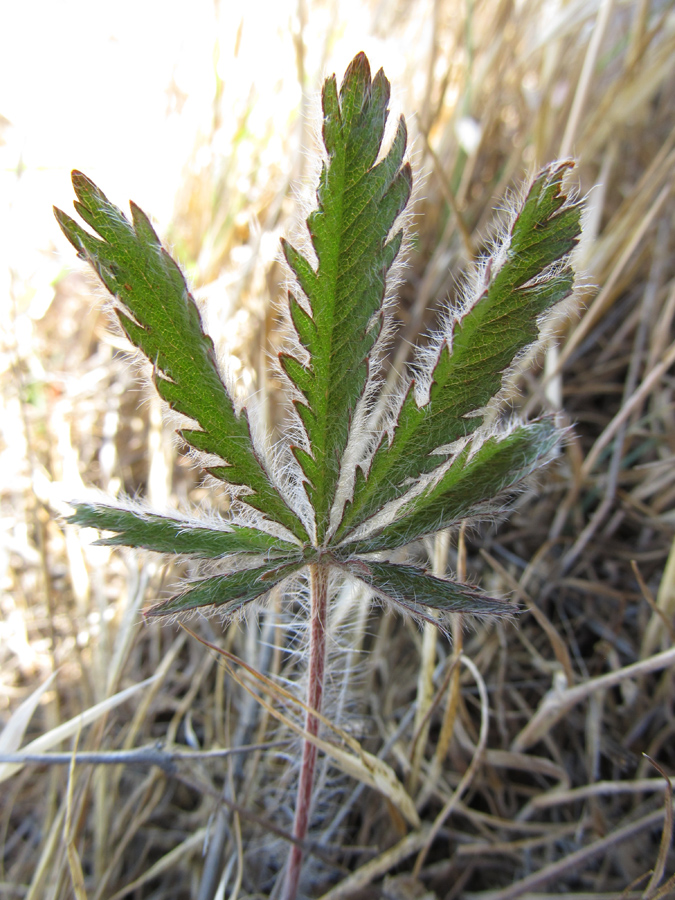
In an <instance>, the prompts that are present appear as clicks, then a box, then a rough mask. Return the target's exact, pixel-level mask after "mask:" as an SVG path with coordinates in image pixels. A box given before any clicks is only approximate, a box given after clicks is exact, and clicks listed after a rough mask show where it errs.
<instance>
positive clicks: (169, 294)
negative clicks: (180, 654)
mask: <svg viewBox="0 0 675 900" xmlns="http://www.w3.org/2000/svg"><path fill="white" fill-rule="evenodd" d="M72 177H73V186H74V188H75V193H76V194H77V197H78V201H77V202H76V203H75V208H76V210H77V211H78V213H79V214H80V216H81V217H82V218H83V219H84V221H85V222H86V223H87V224H88V225H89V226H90V227H91V228H93V229H94V231H95V232H96V233H97V234H98V235H99V236H100V238H99V237H95V236H94V235H92V234H90V233H89V232H87V231H85V230H84V229H83V228H81V227H80V225H78V224H77V222H75V221H74V220H73V219H71V218H70V217H69V216H67V215H66V214H65V213H63V212H62V211H61V210H58V209H56V210H55V214H56V218H57V220H58V223H59V225H60V226H61V228H62V230H63V232H64V234H65V235H66V237H67V238H68V240H69V241H70V242H71V244H72V245H73V246H74V247H75V249H76V250H77V251H78V253H79V255H80V256H81V257H82V258H83V259H86V260H87V261H88V262H89V263H90V264H91V266H92V267H93V268H94V270H95V271H96V272H97V273H98V275H99V277H100V278H101V281H102V282H103V283H104V284H105V286H106V287H107V288H108V290H109V291H110V292H111V293H112V294H113V295H114V296H115V297H116V298H117V299H118V300H119V302H120V304H122V308H118V309H117V315H118V317H119V320H120V323H121V325H122V328H123V329H124V331H125V332H126V334H127V336H128V337H129V340H130V341H131V342H132V343H133V344H134V345H135V346H136V347H138V349H139V350H141V351H142V352H143V353H144V354H145V356H146V357H147V358H148V359H149V360H150V362H151V363H152V365H153V366H154V370H155V374H154V382H155V387H156V388H157V391H158V393H159V395H160V396H161V397H162V398H163V399H164V400H165V401H166V402H167V403H168V404H169V406H170V407H171V408H172V409H175V410H177V411H178V412H180V413H182V414H183V415H185V416H187V417H188V418H190V419H192V420H194V421H195V422H196V423H197V424H198V425H199V429H200V430H196V429H189V428H188V429H183V430H182V431H181V432H180V433H181V435H182V437H183V438H184V439H185V440H186V441H187V442H188V443H189V444H191V445H192V446H193V447H195V448H196V449H198V450H202V451H204V452H205V453H210V454H214V455H216V456H219V457H220V458H221V459H222V460H223V462H224V463H225V465H222V466H214V467H212V468H210V469H209V471H210V473H211V474H212V475H214V476H215V477H216V478H219V479H221V480H223V481H226V482H227V483H229V484H232V485H242V486H244V487H245V488H248V489H249V491H250V493H248V494H246V495H245V497H242V499H243V500H245V502H246V503H248V504H249V505H250V506H253V507H254V508H255V509H258V510H260V511H261V512H263V513H264V514H265V515H267V516H269V517H270V518H271V519H273V520H274V521H276V522H279V523H281V524H282V525H285V526H286V528H288V529H289V530H290V531H291V532H292V533H293V534H294V535H296V537H300V538H304V537H306V534H305V531H304V528H303V526H302V524H301V523H300V520H299V519H298V518H297V516H296V515H295V513H293V511H292V510H291V509H290V508H289V506H288V505H287V503H286V502H285V500H284V499H283V498H282V496H281V495H280V494H279V491H278V490H277V488H276V487H275V486H274V484H273V483H272V482H271V480H270V478H269V475H268V474H267V472H266V470H265V467H264V465H263V463H262V460H261V457H260V455H259V453H258V452H257V450H256V448H255V447H254V445H253V441H252V439H251V432H250V428H249V422H248V416H247V413H246V410H245V409H244V410H242V412H241V414H239V415H237V413H236V410H235V407H234V403H233V401H232V398H231V397H230V395H229V393H228V391H227V388H226V386H225V384H224V382H223V380H222V378H221V376H220V373H219V371H218V366H217V363H216V359H215V353H214V347H213V342H212V340H211V338H210V337H209V336H208V335H206V334H205V333H204V330H203V328H202V322H201V318H200V315H199V310H198V309H197V306H196V304H195V302H194V300H193V298H192V296H191V295H190V293H189V292H188V289H187V285H186V283H185V279H184V278H183V275H182V273H181V271H180V269H179V268H178V266H177V265H176V263H175V262H174V261H173V259H172V258H171V257H170V256H169V254H168V253H167V252H166V251H165V250H164V248H163V247H162V245H161V243H160V240H159V238H158V237H157V235H156V234H155V231H154V229H153V227H152V225H151V224H150V221H149V220H148V218H147V216H146V215H145V213H143V212H142V211H141V210H140V209H139V208H138V207H137V206H136V205H135V204H133V203H132V204H131V213H132V222H129V221H128V220H127V219H126V217H125V216H124V214H123V213H122V212H121V210H119V209H118V208H117V207H116V206H114V205H113V204H112V203H110V202H109V200H108V199H107V198H106V196H105V195H104V194H103V193H102V192H101V191H100V190H99V189H98V188H97V187H96V185H94V184H93V183H92V182H91V181H90V180H89V179H88V178H87V177H86V176H84V175H83V174H82V173H81V172H73V176H72Z"/></svg>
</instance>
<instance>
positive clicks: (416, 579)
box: [350, 560, 514, 626]
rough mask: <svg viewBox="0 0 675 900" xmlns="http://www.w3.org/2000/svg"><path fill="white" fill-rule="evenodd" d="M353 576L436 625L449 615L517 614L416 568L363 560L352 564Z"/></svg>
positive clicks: (501, 602)
mask: <svg viewBox="0 0 675 900" xmlns="http://www.w3.org/2000/svg"><path fill="white" fill-rule="evenodd" d="M350 572H351V573H352V575H354V576H356V577H357V578H359V579H360V580H361V581H363V582H364V583H365V584H367V585H368V587H369V588H371V589H372V590H373V591H375V593H376V594H378V595H379V596H381V597H384V598H385V599H386V600H390V601H392V602H393V603H396V604H397V605H398V606H400V607H401V608H402V609H403V610H405V611H406V612H409V613H413V614H414V615H415V616H417V617H419V618H422V619H426V620H427V621H430V622H433V623H434V624H436V625H441V626H443V621H444V617H445V616H446V615H447V614H448V613H467V614H469V615H476V616H500V615H511V614H512V613H513V611H514V610H513V607H512V606H511V605H510V604H509V603H506V602H505V601H504V600H496V599H495V598H494V597H490V596H488V595H487V594H485V593H484V592H483V591H481V590H480V589H479V588H476V587H473V586H472V585H468V584H458V583H457V582H454V581H446V580H445V579H443V578H436V576H435V575H429V574H428V573H427V572H424V571H423V570H422V569H417V568H415V567H414V566H403V565H397V564H395V563H387V562H374V561H371V560H367V561H363V560H359V562H358V563H352V565H351V566H350Z"/></svg>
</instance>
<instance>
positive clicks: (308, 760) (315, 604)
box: [283, 563, 328, 900]
mask: <svg viewBox="0 0 675 900" xmlns="http://www.w3.org/2000/svg"><path fill="white" fill-rule="evenodd" d="M310 603H311V613H310V633H309V672H308V686H307V706H308V711H307V717H306V719H305V730H306V731H307V732H308V733H309V734H312V735H316V734H318V731H319V720H318V718H317V717H316V716H315V715H313V711H315V712H321V700H322V698H323V680H324V673H325V668H326V620H327V613H328V568H327V567H326V566H323V565H321V564H320V563H315V564H313V565H311V566H310ZM315 765H316V747H315V746H314V744H312V743H311V742H310V741H307V740H306V741H305V742H304V744H303V747H302V763H301V766H300V782H299V784H298V797H297V801H296V805H295V822H294V825H293V837H295V838H297V839H298V840H299V841H303V840H304V839H305V837H306V835H307V828H308V826H309V815H310V811H311V805H312V788H313V786H314V769H315ZM301 866H302V848H301V847H300V845H299V844H294V845H293V847H292V849H291V854H290V857H289V860H288V869H287V871H286V884H285V887H284V893H283V900H295V896H296V894H297V890H298V883H299V881H300V870H301Z"/></svg>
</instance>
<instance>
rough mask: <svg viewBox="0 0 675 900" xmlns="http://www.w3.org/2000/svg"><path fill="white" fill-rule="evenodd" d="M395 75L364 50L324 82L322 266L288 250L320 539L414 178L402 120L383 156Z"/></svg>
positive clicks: (317, 231) (292, 370)
mask: <svg viewBox="0 0 675 900" xmlns="http://www.w3.org/2000/svg"><path fill="white" fill-rule="evenodd" d="M389 93H390V86H389V82H388V81H387V79H386V78H385V76H384V73H383V72H382V70H380V71H379V72H378V73H377V74H376V75H375V77H374V78H373V79H372V81H371V77H370V67H369V65H368V60H367V59H366V57H365V55H364V54H362V53H360V54H359V55H358V56H357V57H356V58H355V59H354V60H353V61H352V63H351V64H350V66H349V68H348V69H347V72H346V74H345V77H344V80H343V82H342V85H341V87H340V92H339V94H338V90H337V84H336V80H335V76H333V77H332V78H329V79H328V80H327V81H326V83H325V85H324V89H323V113H324V122H323V141H324V145H325V148H326V153H327V157H328V158H327V161H326V162H325V164H324V166H323V169H322V172H321V176H320V180H319V186H318V190H317V200H318V208H317V209H316V211H315V212H313V213H312V214H311V215H310V216H309V218H308V220H307V226H308V229H309V234H310V237H311V241H312V246H313V248H314V251H315V253H316V258H317V262H318V265H317V267H316V269H314V268H313V266H312V265H311V264H310V262H309V261H308V260H307V259H306V258H305V257H304V256H303V255H302V254H301V253H299V252H298V251H297V250H296V249H294V248H293V247H292V246H291V245H290V244H289V243H286V242H284V252H285V255H286V259H287V261H288V264H289V265H290V267H291V269H292V270H293V272H294V274H295V276H296V278H297V281H298V284H299V286H300V288H301V290H302V292H303V294H304V296H305V298H306V301H307V302H308V306H309V310H306V309H305V307H304V306H303V305H302V304H301V303H300V302H299V301H298V299H297V298H296V297H293V296H291V297H290V311H291V316H292V320H293V323H294V326H295V329H296V332H297V335H298V338H299V339H300V342H301V344H302V345H303V347H304V348H305V349H306V350H307V352H308V354H309V362H308V364H307V365H303V363H302V361H301V360H298V359H296V358H295V357H293V356H288V355H282V356H281V357H280V360H281V363H282V365H283V367H284V369H285V371H286V373H287V374H288V376H289V378H290V379H291V380H292V381H293V383H294V384H295V386H296V387H297V388H298V390H299V391H300V392H301V393H302V394H303V398H304V399H303V400H302V401H300V402H298V403H297V404H296V408H297V411H298V414H299V415H300V418H301V419H302V422H303V425H304V428H305V431H306V433H307V439H308V448H309V449H308V451H307V450H305V449H303V448H299V447H296V448H294V452H295V454H296V456H297V459H298V461H299V463H300V465H301V466H302V469H303V472H304V474H305V476H306V478H307V483H306V485H305V487H306V490H307V494H308V496H309V498H310V501H311V503H312V506H313V507H314V510H315V514H316V530H317V542H318V543H319V544H321V543H322V542H323V540H324V536H325V534H326V530H327V528H328V524H329V517H330V511H331V507H332V505H333V501H334V498H335V489H336V485H337V481H338V478H339V475H340V464H341V459H342V455H343V452H344V450H345V447H346V445H347V440H348V438H349V427H350V423H351V419H352V415H353V413H354V409H355V407H356V404H357V402H358V400H359V398H360V397H361V395H362V393H363V390H364V387H365V384H366V379H367V375H368V354H369V353H370V351H371V350H372V348H373V345H374V344H375V341H376V340H377V338H378V336H379V334H380V330H381V326H382V315H383V301H384V296H385V278H386V275H387V272H388V270H389V268H390V267H391V265H392V263H393V261H394V258H395V257H396V254H397V253H398V250H399V247H400V244H401V234H400V232H399V233H396V234H395V235H394V236H393V237H391V238H390V237H389V236H390V232H391V230H392V227H393V225H394V223H395V221H396V218H397V216H398V215H399V213H400V212H401V211H402V209H403V208H404V207H405V205H406V203H407V201H408V197H409V196H410V189H411V183H412V176H411V172H410V166H409V165H407V164H404V163H403V157H404V154H405V150H406V139H407V137H406V127H405V122H404V120H403V118H401V120H400V121H399V124H398V129H397V131H396V135H395V137H394V139H393V142H392V145H391V147H390V149H389V151H388V153H387V154H386V156H385V157H384V158H383V159H381V160H380V161H379V162H377V158H378V154H379V153H380V150H381V147H382V140H383V137H384V129H385V123H386V119H387V111H388V110H387V107H388V102H389Z"/></svg>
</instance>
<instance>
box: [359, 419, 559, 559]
mask: <svg viewBox="0 0 675 900" xmlns="http://www.w3.org/2000/svg"><path fill="white" fill-rule="evenodd" d="M559 437H560V431H559V429H558V428H557V427H556V425H555V422H554V421H553V420H552V419H550V418H549V419H541V420H539V421H536V422H532V423H530V424H528V425H521V426H520V427H518V428H516V429H514V430H513V431H512V432H511V433H510V434H507V435H506V436H504V435H496V436H494V437H491V438H489V439H488V440H486V441H485V442H484V443H482V444H481V445H480V446H479V447H478V448H477V449H476V448H473V447H472V445H471V444H468V445H467V446H466V447H465V448H464V449H463V450H462V452H461V453H460V454H458V456H457V458H456V459H455V460H454V461H453V463H452V465H451V466H450V468H449V469H448V471H447V472H446V473H445V474H444V475H443V477H442V478H441V479H440V480H439V481H438V483H437V484H432V485H431V486H430V487H429V488H427V489H426V490H424V491H423V492H422V493H421V494H419V495H418V496H416V497H414V498H413V499H412V500H410V501H409V502H408V503H406V504H404V505H403V507H402V508H401V509H399V510H398V512H397V514H396V517H395V519H394V521H393V522H392V523H391V524H389V525H387V526H385V527H383V528H382V529H380V530H379V531H376V532H375V533H374V534H373V535H372V536H370V535H369V536H368V537H365V538H363V539H362V540H359V541H355V542H354V543H349V544H347V545H346V546H345V547H344V548H341V552H344V553H372V552H374V551H379V550H393V549H395V548H397V547H402V546H404V545H405V544H409V543H411V542H412V541H416V540H418V539H419V538H421V537H424V536H425V535H427V534H434V533H435V532H436V531H440V530H441V529H443V528H448V527H449V526H451V525H456V524H457V523H458V522H460V521H461V520H462V519H465V518H467V517H470V516H477V515H480V514H481V513H482V512H485V510H486V508H487V509H489V508H490V507H491V506H492V505H493V504H494V502H495V501H496V500H498V499H499V497H500V495H501V494H503V492H504V491H507V490H509V489H510V488H513V487H515V486H516V485H518V483H519V482H521V481H522V480H523V479H524V478H526V477H527V476H528V475H530V474H532V472H533V471H534V470H535V469H536V468H538V467H539V466H541V465H542V463H543V462H544V461H545V460H546V459H547V458H548V457H549V454H550V452H551V450H552V449H553V448H554V447H555V446H556V444H557V443H558V440H559Z"/></svg>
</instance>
